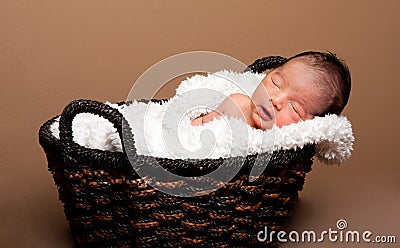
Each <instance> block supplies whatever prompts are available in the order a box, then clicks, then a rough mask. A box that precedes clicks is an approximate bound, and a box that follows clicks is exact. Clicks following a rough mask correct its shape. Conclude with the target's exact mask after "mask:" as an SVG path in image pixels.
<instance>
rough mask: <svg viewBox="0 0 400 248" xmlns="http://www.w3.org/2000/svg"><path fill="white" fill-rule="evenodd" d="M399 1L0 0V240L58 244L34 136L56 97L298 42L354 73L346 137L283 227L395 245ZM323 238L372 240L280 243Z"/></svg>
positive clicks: (246, 57)
mask: <svg viewBox="0 0 400 248" xmlns="http://www.w3.org/2000/svg"><path fill="white" fill-rule="evenodd" d="M399 7H400V3H399V1H397V0H392V1H389V0H385V1H380V2H377V1H366V0H364V1H349V0H340V1H338V0H337V1H320V0H303V1H297V0H283V1H276V0H268V1H231V0H230V1H161V0H160V1H154V0H152V1H140V2H139V1H132V0H129V1H99V0H96V1H93V0H92V1H49V0H46V1H8V0H7V1H4V0H3V1H1V8H0V30H1V31H0V32H1V36H0V79H1V80H0V83H1V99H0V103H1V105H0V106H1V108H0V111H1V121H0V128H1V132H0V135H1V136H0V140H1V141H2V147H1V149H0V164H1V176H0V177H1V180H0V192H1V198H0V223H1V224H0V246H1V247H70V246H71V241H70V238H69V236H68V233H67V223H66V221H65V218H64V215H63V211H62V207H61V204H60V203H59V202H58V201H57V191H56V188H55V186H54V184H53V181H52V178H51V176H50V174H49V173H48V172H47V168H46V166H47V165H46V160H45V155H44V153H43V151H42V149H41V147H40V146H39V144H38V137H37V132H38V129H39V127H40V125H41V124H42V123H43V122H44V121H46V120H47V119H49V118H50V117H52V116H54V115H56V114H59V113H60V112H61V111H62V109H63V107H64V106H65V105H66V104H67V103H68V102H69V101H71V100H74V99H78V98H88V99H96V100H101V101H105V100H108V101H121V100H125V99H126V97H127V94H128V92H129V90H130V88H131V86H132V84H133V82H134V81H135V80H136V79H137V78H138V77H139V75H140V74H141V73H143V72H144V71H145V70H146V69H147V68H148V67H149V66H151V65H152V64H154V63H156V62H158V61H160V60H161V59H163V58H166V57H168V56H171V55H174V54H177V53H181V52H187V51H194V50H209V51H215V52H221V53H225V54H228V55H230V56H233V57H235V58H237V59H239V60H241V61H243V62H245V63H251V62H252V61H253V60H255V59H257V58H259V57H262V56H265V55H283V56H290V55H293V54H295V53H298V52H301V51H304V50H310V49H312V50H331V51H334V52H336V53H337V54H338V55H339V56H341V57H343V58H344V59H346V60H347V62H348V64H349V66H350V68H351V71H352V76H353V82H354V83H353V91H352V93H351V99H350V103H349V105H348V107H347V108H346V110H345V113H344V114H345V115H347V116H348V117H349V118H350V120H351V121H352V123H353V128H354V133H355V136H356V139H357V140H356V143H355V150H354V153H353V156H352V158H351V159H350V160H349V161H347V162H346V163H345V164H343V165H342V166H340V167H337V166H333V167H328V166H325V165H322V164H319V163H315V165H314V167H313V171H312V172H311V173H310V174H309V176H308V178H307V182H306V184H305V188H304V191H303V192H302V194H301V202H300V205H299V207H298V209H297V212H296V214H295V216H294V219H293V222H292V223H291V224H290V225H291V226H290V227H291V229H298V230H327V229H328V228H329V227H331V228H335V226H336V221H337V220H338V219H340V218H344V219H346V220H347V222H348V223H349V229H352V230H359V231H363V230H366V229H369V230H371V231H372V232H373V233H374V235H390V234H391V235H397V239H398V243H399V242H400V235H399V232H398V231H399V230H400V223H399V219H400V211H399V209H400V190H399V187H400V180H399V176H400V169H399V165H400V159H399V157H398V156H397V155H398V154H397V152H398V151H397V149H398V147H399V144H400V135H399V131H398V128H397V125H398V123H399V121H400V119H399V117H398V116H399V114H398V112H399V106H400V105H399V103H398V99H399V98H398V97H399V95H398V93H399V89H400V86H399V79H398V78H399V77H398V72H399V65H400V63H399V62H398V60H399V58H400V49H399V44H400V25H399V23H400V17H399V15H398V12H399ZM171 92H173V91H171V89H170V93H171ZM327 244H328V245H329V246H330V247H382V246H379V245H375V246H374V244H368V245H366V244H365V243H361V244H358V245H357V244H346V243H334V244H333V243H326V244H307V243H306V244H286V245H284V246H283V247H326V246H327ZM388 247H396V245H392V246H389V245H388Z"/></svg>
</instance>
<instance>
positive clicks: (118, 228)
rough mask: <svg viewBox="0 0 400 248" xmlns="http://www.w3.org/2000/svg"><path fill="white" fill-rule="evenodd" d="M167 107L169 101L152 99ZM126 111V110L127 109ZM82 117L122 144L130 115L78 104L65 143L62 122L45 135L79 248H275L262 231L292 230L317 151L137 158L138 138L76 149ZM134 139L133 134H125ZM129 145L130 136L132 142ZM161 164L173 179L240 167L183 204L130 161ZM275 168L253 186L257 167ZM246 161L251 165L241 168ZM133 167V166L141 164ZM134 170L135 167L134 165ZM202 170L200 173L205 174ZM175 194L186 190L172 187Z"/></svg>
mask: <svg viewBox="0 0 400 248" xmlns="http://www.w3.org/2000/svg"><path fill="white" fill-rule="evenodd" d="M284 61H285V59H284V58H282V57H278V56H276V57H266V58H263V59H260V60H256V61H255V62H254V63H253V64H252V65H250V66H249V67H248V68H247V69H246V70H252V71H254V72H262V71H265V70H266V69H270V68H273V67H274V66H277V65H279V64H280V63H282V62H284ZM151 101H153V102H157V103H159V104H162V103H163V101H162V100H151ZM120 104H124V103H120ZM83 112H88V113H93V114H97V115H99V116H102V117H104V118H106V119H108V120H109V121H110V122H111V123H113V124H114V127H116V128H117V130H118V133H119V134H120V137H121V139H122V131H123V130H122V129H123V128H127V129H129V127H128V125H122V122H123V121H125V120H124V118H123V116H122V115H121V114H120V113H119V112H118V111H117V110H116V109H114V108H112V107H110V106H108V105H105V104H103V103H100V102H96V101H90V100H77V101H73V102H71V103H70V104H68V106H66V107H65V109H64V111H63V113H62V114H61V118H60V125H59V131H60V139H57V138H56V137H54V136H53V134H52V133H51V131H50V126H51V124H52V123H53V122H54V121H55V119H56V118H57V117H58V116H56V117H54V118H52V119H50V120H48V121H47V122H46V123H44V124H43V125H42V126H41V128H40V131H39V142H40V144H41V146H42V147H43V149H44V151H45V153H46V156H47V161H48V168H49V171H50V172H51V173H52V175H53V178H54V181H55V183H56V185H57V188H58V192H59V199H60V201H61V202H62V203H63V205H64V212H65V216H66V218H67V220H68V222H69V225H70V228H71V233H72V236H73V239H74V243H75V245H76V246H77V247H192V246H195V247H250V246H252V247H258V246H260V247H276V246H277V245H278V242H277V241H276V240H273V241H266V242H260V241H259V240H258V239H257V234H258V232H260V231H262V230H264V228H265V227H268V230H275V231H280V230H285V223H286V221H287V219H288V218H289V216H290V215H291V213H292V212H293V208H294V206H295V204H296V202H297V200H298V192H299V191H301V190H302V187H303V184H304V180H305V176H306V174H307V173H308V172H309V171H310V170H311V165H312V158H313V156H314V155H315V145H308V146H305V147H303V148H302V149H297V150H296V151H294V150H279V151H275V152H274V153H273V154H272V157H271V154H255V155H248V156H247V157H232V158H225V159H222V158H220V159H204V160H196V159H190V160H182V159H166V158H153V157H147V156H142V155H136V150H135V145H134V139H128V140H126V139H125V140H124V145H125V146H124V147H123V148H124V152H110V151H102V150H97V149H89V148H86V147H83V146H80V145H78V144H76V143H75V142H74V141H73V136H72V120H73V118H74V117H75V116H76V115H77V114H79V113H83ZM124 131H127V132H130V130H124ZM125 138H126V137H125ZM127 154H130V155H132V154H133V155H134V156H135V161H136V162H137V163H138V164H143V163H147V164H149V165H150V166H151V163H154V162H155V161H156V162H157V163H159V164H160V165H162V166H163V167H164V168H165V169H167V170H169V171H170V172H173V173H174V174H178V175H183V176H193V175H200V174H205V173H207V172H210V171H213V170H215V169H216V168H218V166H220V165H221V164H222V163H224V165H228V166H232V167H235V166H241V169H240V170H239V172H238V173H237V174H236V176H235V177H234V178H233V179H232V180H231V181H230V182H229V183H226V184H225V185H224V186H223V187H222V188H220V189H218V190H216V191H213V192H212V193H210V194H206V195H202V196H198V197H178V196H171V195H168V194H165V193H163V192H161V191H159V190H157V189H155V188H152V187H150V186H149V185H147V184H146V182H145V181H144V180H143V179H141V178H140V177H139V176H138V174H137V173H136V172H135V170H134V169H133V167H132V164H131V163H130V162H129V160H128V157H127ZM256 158H257V160H260V159H261V161H266V162H267V161H268V160H269V162H268V166H267V167H266V169H265V170H264V172H263V173H262V175H261V176H260V177H259V178H258V179H257V180H255V181H252V182H250V181H249V176H248V175H249V172H250V171H251V169H252V167H253V165H254V162H255V160H256ZM243 159H244V164H243V165H242V163H239V162H238V161H240V162H243ZM135 161H134V162H135ZM134 166H135V165H134ZM200 167H203V170H202V171H200V170H199V169H198V168H200ZM169 186H170V187H179V183H177V182H169Z"/></svg>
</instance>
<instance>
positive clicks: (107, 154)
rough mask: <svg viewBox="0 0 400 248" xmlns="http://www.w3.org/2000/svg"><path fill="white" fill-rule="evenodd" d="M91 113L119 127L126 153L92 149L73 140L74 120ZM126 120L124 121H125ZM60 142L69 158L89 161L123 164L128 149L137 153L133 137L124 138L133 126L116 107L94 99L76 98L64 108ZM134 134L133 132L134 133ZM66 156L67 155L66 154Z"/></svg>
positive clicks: (60, 126)
mask: <svg viewBox="0 0 400 248" xmlns="http://www.w3.org/2000/svg"><path fill="white" fill-rule="evenodd" d="M80 113H91V114H95V115H99V116H101V117H104V118H105V119H107V120H108V121H110V122H111V123H112V124H113V125H114V127H115V128H116V129H117V131H118V134H119V137H120V139H121V144H122V148H123V151H124V153H121V152H111V151H103V150H99V149H91V148H87V147H84V146H81V145H79V144H77V143H76V142H74V141H73V133H72V121H73V119H74V118H75V116H76V115H77V114H80ZM123 122H124V123H123ZM59 130H60V143H61V146H62V148H63V152H64V154H65V155H67V156H66V157H68V158H69V159H71V158H73V159H74V160H80V161H81V160H85V162H87V163H92V162H97V163H107V162H108V165H109V166H110V165H118V164H120V165H122V164H123V163H124V162H125V161H127V159H126V150H127V149H128V147H129V150H130V153H131V154H135V155H136V148H135V145H134V140H133V137H131V138H127V139H126V140H124V141H125V142H122V140H123V130H124V133H127V134H132V132H131V128H130V127H129V125H128V122H127V121H126V119H125V118H124V117H123V115H122V114H121V113H120V112H119V111H118V110H117V109H115V108H112V107H110V106H108V105H106V104H104V103H101V102H98V101H93V100H83V99H80V100H75V101H72V102H70V103H69V104H68V105H67V106H66V107H65V108H64V110H63V112H62V114H61V117H60V122H59ZM132 135H133V134H132ZM64 157H65V156H64Z"/></svg>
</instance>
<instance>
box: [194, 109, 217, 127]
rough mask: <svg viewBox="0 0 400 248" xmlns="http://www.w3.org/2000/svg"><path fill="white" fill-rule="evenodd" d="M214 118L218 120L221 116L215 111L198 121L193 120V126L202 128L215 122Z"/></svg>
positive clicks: (197, 119)
mask: <svg viewBox="0 0 400 248" xmlns="http://www.w3.org/2000/svg"><path fill="white" fill-rule="evenodd" d="M214 118H217V119H219V118H220V114H219V113H218V112H217V111H215V110H214V111H212V112H210V113H208V114H206V115H203V116H199V117H197V118H196V119H194V120H192V126H200V125H202V124H204V123H207V122H209V121H212V120H214Z"/></svg>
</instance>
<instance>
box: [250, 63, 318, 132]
mask: <svg viewBox="0 0 400 248" xmlns="http://www.w3.org/2000/svg"><path fill="white" fill-rule="evenodd" d="M320 96H321V92H320V91H319V88H318V86H317V85H316V78H315V73H314V72H313V70H312V68H310V67H309V66H307V65H306V64H304V63H303V62H302V61H301V60H296V59H294V60H291V61H289V62H288V63H286V64H285V65H283V66H281V67H278V68H276V69H275V70H272V71H271V72H270V73H268V74H267V76H266V77H265V78H264V79H263V80H262V81H261V83H260V85H259V86H258V87H257V89H256V90H255V91H254V93H253V96H252V100H253V103H254V105H255V106H254V107H253V111H254V114H256V113H257V111H258V113H257V114H258V115H259V116H260V118H258V119H259V120H260V121H261V127H262V129H263V130H265V129H268V128H271V127H272V125H273V116H274V115H275V122H276V125H277V126H278V127H282V126H285V125H289V124H292V123H297V122H299V121H301V120H308V119H312V118H314V115H315V114H316V113H319V112H320V110H321V109H322V108H323V104H322V103H321V100H320ZM253 119H257V118H253Z"/></svg>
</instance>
